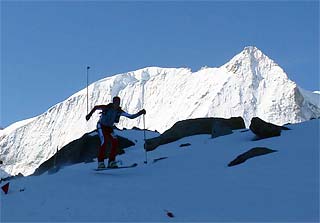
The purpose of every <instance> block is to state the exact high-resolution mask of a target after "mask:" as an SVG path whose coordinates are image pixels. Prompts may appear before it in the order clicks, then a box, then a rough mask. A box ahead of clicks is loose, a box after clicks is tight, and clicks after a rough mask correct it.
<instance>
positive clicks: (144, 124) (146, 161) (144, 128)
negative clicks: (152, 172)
mask: <svg viewBox="0 0 320 223" xmlns="http://www.w3.org/2000/svg"><path fill="white" fill-rule="evenodd" d="M145 83H146V82H145V81H142V84H143V85H142V106H143V107H144V85H145ZM145 116H146V115H143V139H144V144H143V147H144V151H145V156H146V160H145V161H144V163H145V164H147V163H148V156H147V148H146V118H145Z"/></svg>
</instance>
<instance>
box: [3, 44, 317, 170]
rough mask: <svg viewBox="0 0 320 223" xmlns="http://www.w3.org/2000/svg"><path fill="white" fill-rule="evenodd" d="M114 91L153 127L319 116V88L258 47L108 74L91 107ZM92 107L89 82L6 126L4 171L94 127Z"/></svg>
mask: <svg viewBox="0 0 320 223" xmlns="http://www.w3.org/2000/svg"><path fill="white" fill-rule="evenodd" d="M302 91H303V93H302ZM115 95H119V96H120V97H121V98H122V107H123V109H124V110H126V111H128V112H129V113H135V112H137V111H139V110H140V109H141V108H145V109H146V110H147V115H146V117H145V118H146V127H147V129H149V130H158V131H160V132H163V131H165V130H166V129H168V128H170V127H171V126H172V125H173V124H174V123H176V122H177V121H180V120H185V119H189V118H199V117H223V118H230V117H237V116H241V117H243V118H244V120H245V123H246V125H247V126H248V125H249V123H250V120H251V118H252V117H254V116H258V117H260V118H262V119H264V120H265V121H268V122H272V123H275V124H279V125H282V124H285V123H297V122H301V121H305V120H309V119H310V118H312V117H319V116H320V102H319V97H320V95H319V94H316V93H311V92H308V91H305V90H303V89H301V88H299V87H298V86H297V85H296V84H295V83H294V82H292V81H291V80H290V79H289V78H288V77H287V75H286V73H285V72H284V71H283V70H282V69H281V67H280V66H279V65H277V64H276V63H275V62H274V61H273V60H271V59H270V58H269V57H267V56H266V55H264V54H263V53H262V52H261V51H260V50H259V49H257V48H256V47H246V48H245V49H244V50H243V51H242V52H241V53H239V54H238V55H236V56H235V57H233V58H232V59H231V60H230V61H229V62H228V63H226V64H225V65H223V66H221V67H219V68H208V67H206V68H203V69H201V70H199V71H197V72H191V70H189V69H186V68H159V67H148V68H144V69H140V70H137V71H133V72H128V73H123V74H118V75H115V76H112V77H108V78H105V79H102V80H100V81H97V82H95V83H93V84H91V85H90V86H89V101H90V104H89V107H90V108H92V107H93V106H94V105H96V104H106V103H109V102H110V101H111V98H112V97H113V96H115ZM86 108H87V106H86V89H83V90H81V91H79V92H77V93H75V94H74V95H72V96H70V97H69V98H68V99H66V100H65V101H63V102H61V103H59V104H57V105H54V106H53V107H51V108H50V109H49V110H48V111H46V112H45V113H43V114H42V115H40V116H37V117H35V118H34V119H32V121H30V122H28V123H25V124H24V125H22V126H21V125H15V124H14V125H13V126H9V127H8V128H6V129H4V130H1V131H0V160H3V161H4V165H2V166H1V168H2V170H4V171H5V172H7V173H8V174H11V175H16V174H18V173H20V172H21V173H22V174H24V175H29V174H32V173H33V171H34V170H35V169H36V168H37V167H38V166H39V165H41V163H43V162H44V161H46V160H47V159H49V158H50V157H51V156H52V155H53V154H54V153H55V152H56V150H57V148H58V149H61V148H62V147H63V146H65V145H66V144H68V143H69V142H71V141H73V140H75V139H78V138H80V137H81V136H82V135H84V134H85V133H86V132H89V131H92V130H94V129H95V128H96V121H97V120H98V117H99V114H98V113H96V114H95V115H94V116H93V117H92V119H91V120H90V121H89V122H86V121H85V115H86V113H87V111H86V110H87V109H86ZM133 126H138V127H140V128H142V127H143V123H142V118H137V119H135V120H130V119H126V118H121V120H120V123H119V124H118V127H120V128H122V127H126V128H131V127H133ZM9 130H10V131H9Z"/></svg>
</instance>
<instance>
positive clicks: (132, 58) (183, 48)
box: [0, 1, 320, 127]
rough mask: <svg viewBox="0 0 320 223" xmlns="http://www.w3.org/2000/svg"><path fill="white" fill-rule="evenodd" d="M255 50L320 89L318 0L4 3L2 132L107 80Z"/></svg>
mask: <svg viewBox="0 0 320 223" xmlns="http://www.w3.org/2000/svg"><path fill="white" fill-rule="evenodd" d="M249 45H253V46H256V47H258V48H259V49H260V50H262V51H263V52H264V53H265V54H266V55H268V56H269V57H270V58H271V59H273V60H275V62H276V63H278V64H279V65H280V66H281V67H282V68H283V69H284V70H285V71H286V73H287V74H288V76H289V78H290V79H291V80H293V81H295V82H297V84H298V85H299V86H301V87H303V88H305V89H307V90H312V91H313V90H319V89H320V86H319V1H294V2H292V1H278V2H276V1H273V2H269V1H241V2H233V1H227V2H223V1H203V2H189V1H172V2H171V1H166V2H156V1H152V2H146V1H129V2H124V1H121V2H116V1H114V2H112V1H42V2H40V1H33V2H31V1H13V2H12V1H1V79H0V81H1V91H0V92H1V95H0V98H1V101H0V105H1V111H0V112H1V113H0V127H6V126H8V125H10V124H12V123H14V122H16V121H19V120H23V119H26V118H30V117H34V116H37V115H39V114H41V113H43V112H45V111H46V110H47V109H48V108H49V107H51V106H53V105H55V104H56V103H58V102H60V101H63V100H64V99H66V98H67V97H69V96H70V95H72V94H73V93H75V92H77V91H79V90H81V89H83V88H85V87H86V66H87V65H90V66H91V70H90V83H92V82H94V81H97V80H99V79H101V78H104V77H106V76H110V75H113V74H118V73H122V72H126V71H133V70H137V69H140V68H143V67H147V66H160V67H189V68H191V69H192V70H193V71H196V70H198V69H200V68H201V67H203V66H209V67H218V66H221V65H223V64H224V63H226V62H228V61H229V60H230V59H231V58H232V57H233V56H234V55H236V54H237V53H239V52H241V51H242V50H243V48H244V47H245V46H249Z"/></svg>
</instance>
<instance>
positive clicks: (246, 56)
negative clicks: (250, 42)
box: [223, 46, 278, 73]
mask: <svg viewBox="0 0 320 223" xmlns="http://www.w3.org/2000/svg"><path fill="white" fill-rule="evenodd" d="M274 66H278V65H277V64H276V63H275V62H274V61H273V60H272V59H270V58H269V57H268V56H266V55H265V54H264V53H263V52H262V51H261V50H260V49H258V48H257V47H255V46H246V47H245V48H244V49H243V50H242V51H241V52H240V53H239V54H237V55H235V56H234V57H233V58H232V59H231V60H230V61H229V62H228V63H226V64H225V65H223V67H225V68H226V69H227V70H228V71H231V72H233V73H239V72H240V73H243V70H257V69H256V68H258V67H261V69H264V68H268V69H271V68H272V67H274ZM241 67H243V69H242V68H241ZM244 67H245V68H244ZM245 73H246V72H245Z"/></svg>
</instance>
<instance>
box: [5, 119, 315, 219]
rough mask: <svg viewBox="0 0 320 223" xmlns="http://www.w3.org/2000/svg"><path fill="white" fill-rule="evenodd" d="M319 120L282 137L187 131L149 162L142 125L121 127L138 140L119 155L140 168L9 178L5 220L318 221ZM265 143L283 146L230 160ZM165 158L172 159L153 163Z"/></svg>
mask: <svg viewBox="0 0 320 223" xmlns="http://www.w3.org/2000/svg"><path fill="white" fill-rule="evenodd" d="M319 124H320V120H319V119H318V120H311V121H308V122H303V123H300V124H294V125H288V127H289V128H290V129H291V130H288V131H283V132H282V135H281V136H280V137H274V138H268V139H264V140H259V141H252V139H254V134H253V133H252V132H251V131H243V130H237V131H234V133H233V134H231V135H227V136H222V137H218V138H213V139H212V138H211V136H210V135H197V136H192V137H186V138H183V139H181V140H179V141H176V142H173V143H170V144H166V145H162V146H160V147H158V148H157V149H156V150H154V151H152V152H148V156H147V158H148V164H144V160H145V152H144V150H143V132H142V131H135V130H127V131H118V132H117V134H119V135H121V136H124V137H127V138H129V139H131V140H133V141H136V142H137V144H136V145H135V146H133V147H129V148H128V149H127V150H126V153H125V154H123V155H121V156H118V159H121V160H122V161H123V163H124V164H131V163H134V162H137V163H138V166H137V167H135V168H131V169H119V170H106V171H101V172H95V171H94V170H93V169H94V168H96V166H97V163H89V164H84V163H82V164H77V165H73V166H67V167H64V168H62V169H60V170H59V171H58V172H57V173H55V174H51V175H50V174H48V173H45V174H43V175H41V176H29V177H24V178H20V179H16V180H11V181H10V190H9V193H8V194H6V195H5V194H4V193H1V212H0V213H1V222H6V221H15V222H25V221H30V222H39V221H41V222H43V221H50V222H58V221H68V222H80V221H86V222H95V221H100V222H105V221H113V222H119V221H130V222H141V221H144V222H161V221H166V222H168V221H170V222H185V221H188V222H200V221H208V222H221V221H232V222H241V221H245V222H248V221H253V222H293V221H295V222H318V221H319ZM155 135H156V134H155ZM153 136H154V134H152V135H151V133H148V135H147V137H148V138H149V137H153ZM183 143H190V144H191V145H190V146H188V147H179V145H180V144H183ZM261 146H262V147H268V148H270V149H274V150H277V152H274V153H271V154H267V155H263V156H259V157H254V158H252V159H249V160H247V161H246V162H245V163H243V164H240V165H237V166H233V167H228V166H227V165H228V163H229V162H230V161H232V160H233V159H234V158H236V157H237V156H238V155H240V154H241V153H243V152H246V151H247V150H249V149H251V148H253V147H261ZM161 157H168V158H167V159H163V160H159V161H158V162H155V163H153V162H152V161H153V159H157V158H161ZM4 183H5V182H3V183H2V185H3V184H4ZM167 211H169V212H170V213H172V214H173V216H174V217H173V218H170V217H169V216H168V215H167Z"/></svg>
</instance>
